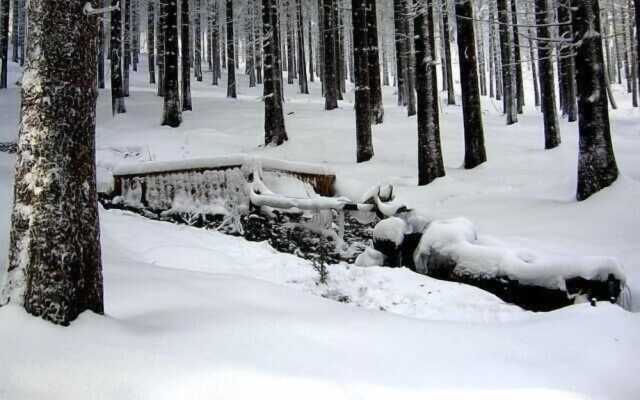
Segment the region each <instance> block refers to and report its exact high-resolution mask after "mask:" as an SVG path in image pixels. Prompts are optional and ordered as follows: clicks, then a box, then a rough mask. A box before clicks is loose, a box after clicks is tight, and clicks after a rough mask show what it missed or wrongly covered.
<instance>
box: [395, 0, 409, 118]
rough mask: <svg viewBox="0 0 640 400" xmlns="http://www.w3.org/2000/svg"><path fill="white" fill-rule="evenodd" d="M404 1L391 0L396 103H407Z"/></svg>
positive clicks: (403, 104) (402, 104) (401, 104)
mask: <svg viewBox="0 0 640 400" xmlns="http://www.w3.org/2000/svg"><path fill="white" fill-rule="evenodd" d="M405 1H406V0H393V23H394V29H395V31H394V32H395V45H396V84H397V86H398V105H399V106H405V105H407V69H406V68H407V49H406V43H407V39H406V37H407V36H408V35H407V33H406V32H405V28H406V23H405V18H407V16H406V15H405V6H404V4H405Z"/></svg>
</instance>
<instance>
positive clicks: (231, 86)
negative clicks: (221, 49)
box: [226, 0, 238, 99]
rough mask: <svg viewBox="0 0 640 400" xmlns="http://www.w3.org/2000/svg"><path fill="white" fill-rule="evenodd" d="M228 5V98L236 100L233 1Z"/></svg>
mask: <svg viewBox="0 0 640 400" xmlns="http://www.w3.org/2000/svg"><path fill="white" fill-rule="evenodd" d="M226 4H227V7H226V9H227V19H226V27H227V97H230V98H232V99H235V98H236V97H238V95H237V92H236V62H235V44H234V41H233V0H226Z"/></svg>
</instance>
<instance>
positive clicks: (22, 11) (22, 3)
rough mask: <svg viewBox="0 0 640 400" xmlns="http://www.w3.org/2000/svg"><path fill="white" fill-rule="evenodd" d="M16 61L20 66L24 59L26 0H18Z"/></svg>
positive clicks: (22, 64)
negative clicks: (17, 49)
mask: <svg viewBox="0 0 640 400" xmlns="http://www.w3.org/2000/svg"><path fill="white" fill-rule="evenodd" d="M18 4H19V8H18V48H19V49H20V50H19V51H18V62H19V64H20V66H21V67H23V66H24V60H25V52H26V51H25V36H26V35H25V32H26V26H25V23H26V17H27V15H26V13H27V2H26V0H19V1H18Z"/></svg>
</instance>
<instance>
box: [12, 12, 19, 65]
mask: <svg viewBox="0 0 640 400" xmlns="http://www.w3.org/2000/svg"><path fill="white" fill-rule="evenodd" d="M19 9H20V0H13V5H12V6H11V47H12V49H11V50H12V51H11V53H12V57H11V59H12V60H13V62H15V63H17V62H18V20H19V19H20V18H19V17H18V16H19V15H20V13H19V11H18V10H19Z"/></svg>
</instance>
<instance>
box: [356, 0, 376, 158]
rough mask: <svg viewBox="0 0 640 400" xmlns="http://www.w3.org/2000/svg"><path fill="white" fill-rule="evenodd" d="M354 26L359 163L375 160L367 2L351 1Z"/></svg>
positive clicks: (364, 0) (361, 0)
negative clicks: (372, 131) (372, 137)
mask: <svg viewBox="0 0 640 400" xmlns="http://www.w3.org/2000/svg"><path fill="white" fill-rule="evenodd" d="M351 13H352V21H353V23H352V25H353V51H354V68H355V70H354V73H355V81H356V87H355V101H356V104H355V109H356V139H357V154H356V155H357V160H358V162H359V163H361V162H365V161H369V160H371V158H373V155H374V153H373V142H372V139H371V106H370V104H371V100H370V99H369V94H370V89H369V51H368V36H369V34H368V29H367V0H352V1H351Z"/></svg>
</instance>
